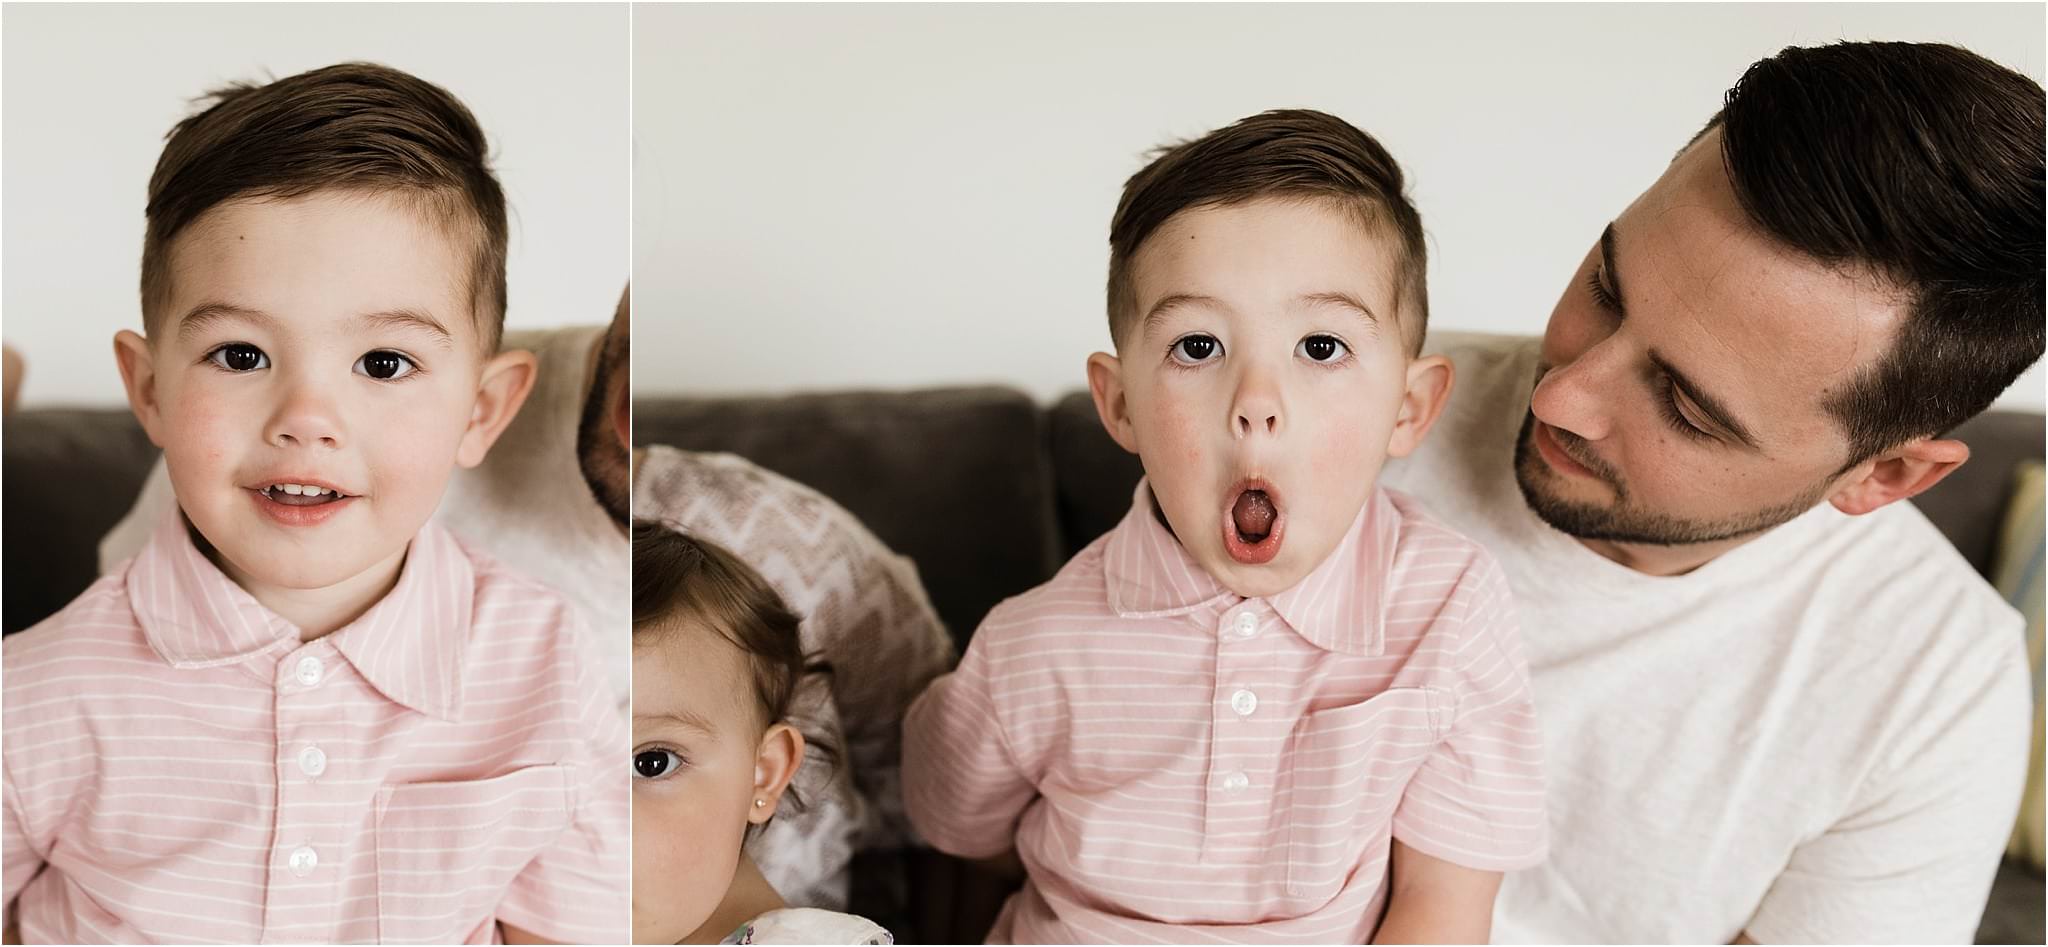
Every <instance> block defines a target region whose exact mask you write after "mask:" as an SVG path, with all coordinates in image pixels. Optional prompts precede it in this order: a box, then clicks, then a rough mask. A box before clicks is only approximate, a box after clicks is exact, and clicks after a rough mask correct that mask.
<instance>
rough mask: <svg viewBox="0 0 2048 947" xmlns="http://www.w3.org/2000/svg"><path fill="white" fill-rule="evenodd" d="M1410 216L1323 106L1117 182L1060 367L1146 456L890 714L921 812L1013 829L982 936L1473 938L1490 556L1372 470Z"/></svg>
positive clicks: (1422, 407) (1415, 267) (999, 850)
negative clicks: (943, 673)
mask: <svg viewBox="0 0 2048 947" xmlns="http://www.w3.org/2000/svg"><path fill="white" fill-rule="evenodd" d="M1422 239H1423V238H1422V224H1421V219H1420V217H1419V215H1417V213H1416V211H1415V209H1414V207H1413V206H1412V205H1411V204H1410V203H1409V201H1408V199H1407V198H1406V197H1405V196H1404V195H1403V194H1402V176H1401V171H1400V168H1399V167H1398V166H1397V165H1396V164H1395V163H1394V161H1393V159H1392V158H1391V157H1390V156H1389V155H1388V154H1387V153H1386V151H1385V150H1384V149H1383V148H1381V147H1380V145H1379V143H1378V142H1376V141H1374V140H1373V139H1372V138H1371V137H1370V136H1367V135H1366V134H1364V133H1363V132H1360V131H1359V130H1358V129H1356V128H1353V127H1352V126H1350V125H1348V124H1346V123H1344V122H1343V121H1341V120H1338V119H1336V118H1333V117H1331V116H1329V115H1325V114H1322V113H1320V112H1311V111H1280V112H1267V113H1264V114H1261V115H1256V116H1253V117H1251V118H1247V119H1245V120H1243V121H1240V122H1238V123H1237V124H1235V125H1232V126H1230V127H1228V128H1224V129H1221V130H1218V131H1215V132H1212V133H1210V134H1208V135H1205V136H1203V137H1201V138H1199V139H1196V140H1194V141H1191V142H1186V143H1183V144H1180V145H1177V146H1174V147H1171V148H1168V149H1166V150H1164V151H1163V152H1162V153H1161V154H1160V155H1158V156H1157V157H1156V159H1155V160H1153V162H1152V163H1151V164H1150V165H1148V166H1147V167H1145V168H1144V169H1143V170H1141V171H1139V172H1138V174H1137V175H1135V176H1134V177H1132V178H1131V180H1130V181H1129V182H1128V183H1127V184H1126V185H1125V186H1124V193H1123V199H1122V201H1121V202H1120V203H1119V205H1118V207H1117V210H1116V215H1115V218H1114V219H1113V221H1112V223H1111V226H1110V277H1109V293H1108V296H1109V300H1108V301H1109V321H1110V332H1111V337H1112V339H1113V341H1114V343H1115V346H1116V352H1117V354H1116V355H1115V356H1110V355H1107V354H1102V353H1097V354H1096V355H1094V356H1091V357H1090V358H1089V360H1088V381H1089V388H1090V391H1091V392H1092V394H1093V395H1094V399H1095V405H1096V409H1097V411H1098V412H1099V414H1100V415H1101V418H1102V422H1103V424H1104V426H1105V427H1107V428H1108V430H1109V433H1110V435H1111V436H1112V437H1113V438H1115V439H1116V441H1117V443H1118V444H1120V445H1122V446H1123V447H1124V448H1125V449H1126V450H1130V451H1132V452H1134V453H1136V454H1138V456H1139V459H1140V461H1141V462H1142V464H1143V466H1144V469H1145V477H1144V479H1143V481H1141V482H1140V483H1139V485H1138V488H1137V491H1136V494H1135V496H1134V497H1133V500H1132V505H1131V511H1130V513H1129V514H1128V515H1126V516H1125V518H1124V520H1123V521H1122V523H1120V524H1119V525H1118V526H1117V527H1116V528H1115V529H1113V530H1111V531H1110V533H1109V534H1108V535H1106V536H1103V537H1102V538H1100V539H1098V540H1096V541H1095V542H1094V543H1093V544H1091V545H1090V546H1089V547H1088V548H1086V549H1084V550H1082V552H1081V553H1080V554H1079V555H1077V556H1076V557H1075V558H1074V559H1073V560H1072V561H1071V562H1069V563H1068V564H1067V565H1066V566H1065V567H1064V568H1062V569H1061V570H1060V572H1059V574H1058V575H1056V576H1055V577H1054V578H1053V579H1052V581H1050V582H1048V583H1047V584H1045V585H1042V586H1040V587H1038V588H1036V589H1033V590H1032V591H1030V592H1027V593H1025V594H1024V595H1021V596H1019V597H1017V598H1014V599H1010V600H1008V601H1006V602H1004V603H1002V604H1001V605H999V606H997V608H996V609H995V610H994V611H992V612H991V613H990V614H989V616H988V618H987V619H986V620H985V621H984V622H983V623H982V625H981V628H980V629H979V630H978V631H976V632H975V634H974V638H973V640H972V643H971V644H970V646H969V647H968V649H967V653H966V655H965V656H963V658H962V659H961V662H960V666H959V668H958V670H956V671H955V672H954V673H953V674H951V675H949V676H947V677H944V678H941V679H940V680H939V681H937V682H935V683H934V684H933V685H932V687H931V688H930V689H929V690H928V691H926V692H925V694H924V696H923V697H921V698H920V699H919V701H918V702H917V703H916V704H915V705H914V706H913V707H912V708H911V710H910V713H909V715H908V718H907V719H906V721H905V731H906V732H905V750H904V795H905V801H906V805H907V806H908V808H909V813H910V816H911V821H912V824H913V825H914V826H915V827H916V828H917V830H918V831H919V832H920V833H921V834H922V835H923V836H924V838H925V839H926V840H928V841H929V842H930V843H931V844H932V845H934V846H935V847H937V848H939V849H940V850H942V851H945V852H948V853H951V854H954V855H958V856H961V857H965V858H975V859H985V858H986V859H993V858H1002V857H1006V856H1007V855H1009V854H1010V853H1011V852H1012V851H1014V853H1015V855H1016V856H1017V857H1018V858H1020V859H1021V862H1022V865H1023V868H1024V870H1025V872H1026V876H1027V877H1026V880H1025V882H1024V887H1023V889H1022V890H1021V891H1019V892H1018V893H1017V894H1016V895H1014V896H1012V897H1011V898H1010V900H1009V902H1008V903H1007V904H1006V905H1005V906H1004V909H1003V912H1002V914H1001V916H1000V917H998V919H997V921H996V926H995V930H994V931H993V932H992V933H991V941H992V942H1007V941H1017V942H1064V943H1091V942H1152V941H1158V942H1171V943H1194V942H1209V941H1229V942H1279V941H1292V942H1316V943H1364V942H1365V941H1366V940H1367V939H1368V938H1371V937H1373V936H1374V935H1375V932H1376V931H1377V934H1378V935H1379V937H1380V938H1381V939H1382V940H1385V941H1388V942H1399V943H1408V942H1417V941H1440V942H1484V941H1485V940H1486V938H1487V933H1488V930H1489V923H1490V919H1491V910H1492V903H1493V896H1494V892H1495V890H1496V889H1497V886H1498V884H1499V880H1500V873H1501V872H1503V871H1507V870H1510V869H1514V868H1519V867H1523V866H1526V865H1530V864H1533V863H1535V862H1537V861H1539V860H1540V859H1541V858H1542V857H1543V854H1544V851H1545V834H1544V811H1543V794H1542V778H1541V763H1540V752H1541V744H1540V742H1539V740H1538V735H1537V731H1536V724H1535V719H1534V716H1533V707H1532V703H1531V699H1530V695H1529V689H1528V681H1527V672H1526V669H1525V667H1524V666H1523V662H1522V658H1521V652H1520V645H1519V642H1518V640H1517V637H1516V630H1515V618H1514V611H1513V604H1512V602H1511V600H1510V598H1509V594H1508V588H1507V584H1506V581H1505V580H1504V578H1503V577H1502V575H1501V572H1500V570H1499V569H1498V567H1496V566H1495V565H1494V563H1493V561H1492V560H1491V559H1490V558H1489V557H1488V556H1487V555H1486V553H1485V552H1484V551H1483V550H1481V549H1480V548H1479V547H1477V546H1476V545H1474V544H1472V543H1471V542H1469V541H1467V540H1465V539H1463V538H1462V537H1459V536H1458V535H1456V534H1454V533H1452V532H1451V531H1450V530H1448V529H1446V528H1445V527H1443V526H1441V525H1439V524H1438V523H1437V522H1436V521H1435V520H1434V519H1432V518H1430V517H1429V516H1428V515H1427V514H1426V513H1425V512H1423V511H1422V510H1421V509H1419V508H1418V507H1417V506H1416V504H1415V503H1414V502H1413V501H1411V500H1409V499H1407V498H1406V497H1404V496H1402V495H1400V494H1396V493H1390V492H1387V491H1385V490H1382V489H1379V488H1377V487H1376V480H1377V477H1378V474H1379V470H1380V468H1381V466H1382V465H1383V464H1384V462H1385V461H1386V458H1388V457H1389V456H1402V455H1405V454H1407V453H1408V452H1409V451H1411V450H1413V449H1414V448H1415V446H1416V445H1417V444H1418V442H1420V440H1421V439H1422V437H1423V435H1424V433H1425V432H1426V431H1427V430H1428V429H1429V426H1430V425H1431V423H1432V422H1434V420H1435V419H1436V416H1437V414H1438V412H1439V411H1440V410H1441V409H1442V407H1443V405H1444V402H1445V399H1446V397H1447V395H1448V393H1449V390H1450V387H1451V368H1450V364H1449V363H1448V362H1447V361H1446V360H1444V359H1442V358H1439V357H1431V358H1422V357H1420V356H1419V352H1420V350H1421V344H1422V336H1423V329H1424V320H1425V317H1426V312H1427V310H1426V298H1425V292H1424V279H1423V277H1424V270H1425V257H1424V247H1423V243H1422ZM1383 916H1384V921H1383V920H1382V918H1383Z"/></svg>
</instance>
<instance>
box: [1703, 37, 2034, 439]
mask: <svg viewBox="0 0 2048 947" xmlns="http://www.w3.org/2000/svg"><path fill="white" fill-rule="evenodd" d="M1715 127H1719V128H1721V129H1722V136H1723V137H1722V156H1723V158H1724V160H1725V161H1726V165H1727V169H1728V174H1729V177H1730V179H1731V180H1732V182H1733V183H1734V187H1735V193H1736V196H1737V198H1738V199H1739V200H1740V201H1741V203H1742V206H1743V208H1744V209H1745V210H1747V211H1748V213H1749V215H1750V217H1751V218H1753V219H1754V220H1755V221H1756V223H1757V224H1759V225H1760V226H1761V227H1762V228H1763V230H1764V231H1765V232H1767V233H1768V234H1770V236H1771V237H1772V238H1774V239H1776V240H1777V241H1779V242H1780V243H1783V244H1784V245H1786V246H1787V247H1790V248H1792V249H1794V250H1796V251H1799V252H1801V253H1804V254H1806V255H1808V256H1810V257H1812V258H1814V259H1816V260H1819V261H1821V262H1822V263H1825V264H1829V265H1838V266H1844V267H1850V268H1855V269H1861V270H1867V271H1869V272H1870V273H1872V274H1873V275H1876V276H1878V277H1880V278H1882V279H1884V280H1886V281H1887V282H1889V283H1890V284H1892V285H1893V286H1894V287H1896V288H1897V289H1899V290H1901V291H1902V292H1904V293H1905V298H1906V299H1907V301H1908V304H1909V310H1908V314H1907V316H1906V318H1905V320H1904V322H1903V324H1902V325H1901V326H1900V327H1899V330H1898V334H1897V336H1896V337H1895V338H1894V339H1893V340H1892V343H1891V347H1890V349H1889V350H1888V351H1886V352H1885V353H1884V354H1883V355H1882V356H1880V358H1879V359H1878V361H1877V363H1876V364H1875V365H1873V366H1872V367H1871V368H1869V369H1868V370H1866V371H1865V372H1864V373H1863V375H1862V377H1860V378H1857V379H1855V380H1854V381H1853V382H1852V383H1851V384H1849V385H1848V386H1846V387H1844V388H1843V389H1842V390H1840V391H1838V392H1836V393H1834V394H1833V395H1832V396H1831V397H1830V399H1829V402H1828V406H1829V408H1830V410H1832V411H1833V412H1834V413H1835V414H1836V416H1837V417H1839V418H1840V419H1841V421H1842V424H1843V425H1844V427H1845V429H1846V430H1847V431H1848V434H1849V441H1850V445H1851V457H1850V464H1849V465H1850V466H1853V465H1854V464H1857V463H1861V462H1862V461H1863V460H1865V459H1868V458H1869V457H1872V456H1875V455H1876V454H1878V453H1880V452H1882V451H1884V450H1887V449H1889V448H1892V447H1896V446H1898V445H1899V444H1902V443H1905V442H1907V441H1910V440H1912V439H1914V438H1916V437H1924V436H1936V435H1940V434H1944V433H1947V432H1948V431H1950V430H1951V429H1953V428H1954V427H1955V426H1957V425H1959V424H1961V423H1962V422H1964V421H1966V420H1969V419H1970V418H1971V417H1972V416H1974V415H1976V414H1978V413H1980V412H1982V411H1983V410H1984V409H1985V408H1987V407H1989V406H1990V405H1991V403H1992V401H1993V400H1995V399H1996V398H1997V397H1998V396H1999V394H2000V393H2001V392H2003V391H2005V389H2006V388H2007V387H2008V386H2010V385H2011V384H2012V382H2013V380H2014V379H2015V378H2018V377H2019V376H2020V374H2021V373H2022V372H2025V371H2026V370H2027V367H2028V366H2030V365H2032V364H2034V362H2035V361H2036V360H2038V359H2039V358H2040V357H2041V349H2042V320H2043V308H2042V295H2041V292H2042V271H2043V267H2044V259H2043V252H2042V232H2043V230H2042V228H2043V210H2042V147H2043V146H2042V142H2043V137H2044V132H2043V98H2042V92H2041V86H2040V85H2038V84H2036V83H2035V82H2034V81H2033V80H2031V79H2028V78H2027V77H2025V76H2023V75H2020V74H2019V73H2017V72H2014V71H2012V70H2010V69H2007V68H2005V67H2004V66H2000V65H1998V64H1997V63H1994V62H1992V61H1990V60H1988V59H1985V58H1984V57H1982V56H1978V55H1977V54H1975V53H1972V52H1969V51H1968V50H1964V49H1958V48H1956V47H1954V46H1944V45H1940V44H1933V43H1837V44H1834V45H1829V46H1819V47H1813V48H1799V47H1792V48H1788V49H1786V50H1784V51H1782V52H1780V53H1778V54H1777V55H1776V56H1772V57H1771V58H1769V59H1765V60H1763V61H1761V62H1758V63H1756V64H1755V65H1753V66H1750V67H1749V71H1748V72H1746V73H1744V74H1743V76H1742V79H1741V80H1740V81H1739V82H1737V83H1736V85H1735V87H1734V88H1733V89H1730V90H1729V91H1728V96H1727V102H1726V104H1725V106H1724V107H1723V108H1722V109H1721V111H1720V113H1719V114H1718V115H1716V116H1714V119H1713V121H1711V122H1710V123H1708V126H1707V128H1708V130H1712V129H1713V128H1715ZM1703 134H1704V133H1703ZM1845 469H1846V468H1845Z"/></svg>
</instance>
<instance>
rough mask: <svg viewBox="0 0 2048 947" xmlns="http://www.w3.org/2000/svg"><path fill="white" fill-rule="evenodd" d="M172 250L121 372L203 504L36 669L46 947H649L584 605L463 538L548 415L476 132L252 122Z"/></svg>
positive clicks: (197, 122) (90, 603)
mask: <svg viewBox="0 0 2048 947" xmlns="http://www.w3.org/2000/svg"><path fill="white" fill-rule="evenodd" d="M147 221H148V229H147V232H146V235H145V238H144V244H143V259H142V315H143V319H142V322H143V330H144V333H143V334H140V335H138V334H137V333H135V332H133V331H126V330H124V331H122V332H120V333H119V334H118V335H117V336H116V337H115V340H114V349H115V355H116V357H117V360H118V361H119V364H120V369H121V374H122V378H123V380H124V381H125V382H126V385H127V390H128V398H129V404H130V406H131V407H132V408H133V409H134V412H135V416H136V419H137V420H138V421H140V422H141V424H142V427H143V428H144V430H146V431H147V432H148V434H149V437H150V440H151V441H152V442H153V443H155V444H156V445H158V446H160V447H162V448H163V451H164V463H165V466H166V468H167V470H168V471H169V475H170V479H171V483H172V487H173V490H174V492H175V493H176V496H177V504H176V507H175V508H174V509H173V510H171V511H169V515H167V516H165V517H164V518H163V520H162V522H161V523H160V524H159V525H158V528H157V530H156V532H155V533H154V535H153V536H152V538H151V539H150V540H149V542H148V543H147V544H146V545H144V546H143V548H142V550H141V551H140V552H139V553H137V554H136V556H135V557H134V558H133V559H131V560H129V561H128V562H127V563H126V564H125V565H124V566H122V567H120V568H117V569H115V570H114V571H112V572H111V573H110V574H108V575H107V576H106V577H104V578H102V579H101V580H100V581H98V582H96V583H94V584H93V585H92V586H91V587H90V588H88V589H87V590H86V591H85V592H84V593H83V594H81V595H80V596H79V597H78V598H77V599H76V600H74V601H73V602H72V603H71V604H70V605H68V606H67V607H66V608H65V609H64V610H63V611H61V612H59V613H58V614H56V615H54V616H52V617H50V618H49V619H47V620H45V621H44V622H42V623H41V624H39V625H37V626H36V627H34V628H30V629H28V630H27V631H24V632H22V633H21V634H19V635H16V636H13V637H10V638H8V639H7V642H6V646H5V647H6V676H5V688H4V690H5V703H6V706H5V728H6V730H5V743H6V754H7V755H6V766H5V786H4V790H5V791H4V807H5V813H4V831H0V835H4V849H5V872H4V873H5V892H4V903H5V904H6V906H7V909H8V918H9V922H10V926H14V925H17V924H18V930H19V933H20V935H21V937H22V938H23V939H24V940H25V941H26V942H29V943H86V942H90V943H165V942H211V943H252V944H253V943H272V942H278V941H292V942H306V943H360V942H433V943H492V942H494V941H497V940H500V939H502V940H505V941H515V942H532V941H533V940H535V939H536V938H544V939H547V940H556V941H582V942H596V943H604V942H616V941H619V940H622V939H623V938H624V937H625V936H626V934H627V931H628V925H627V914H628V911H629V905H628V903H627V900H626V896H625V885H624V881H625V879H626V878H627V877H628V876H629V872H630V870H631V865H630V857H629V854H628V852H629V849H628V846H629V844H630V843H629V839H630V829H629V818H630V809H629V805H630V803H629V799H628V796H629V787H628V781H627V779H626V777H625V774H623V773H620V772H618V762H617V760H618V753H619V749H620V748H621V747H623V746H625V745H626V743H625V739H626V733H625V727H624V721H623V720H622V719H621V718H620V715H619V714H618V711H617V706H618V700H617V699H616V697H615V696H614V695H612V694H611V693H610V688H609V687H608V686H607V685H606V683H605V682H604V679H603V677H602V676H601V674H600V670H599V669H600V664H599V662H598V661H596V660H595V659H594V656H593V655H591V654H589V653H588V651H587V649H588V647H589V643H588V640H587V639H588V636H587V634H586V633H585V632H584V631H582V629H581V628H580V627H579V624H580V622H579V620H578V619H577V617H576V613H575V612H574V611H573V610H572V609H571V608H570V607H569V606H568V604H567V603H566V601H565V600H564V599H563V598H562V597H561V596H560V595H558V594H556V593H555V592H553V591H552V590H550V589H547V588H545V587H543V586H541V585H540V584H538V583H536V582H533V581H531V580H529V579H526V578H524V577H522V576H519V575H516V574H513V573H511V572H509V571H508V570H506V569H505V568H504V567H503V566H501V565H499V564H498V563H497V562H495V561H494V560H492V559H491V558H490V557H489V556H487V555H485V554H484V553H482V552H480V551H478V550H475V549H472V548H470V547H469V546H467V545H466V544H464V543H463V542H462V541H460V540H458V539H457V538H456V537H455V536H454V535H452V534H451V533H449V532H447V531H446V530H444V529H442V528H441V527H439V526H437V525H434V524H432V523H429V522H428V517H429V516H430V515H431V514H432V513H433V512H434V509H435V506H436V505H437V504H438V503H439V502H440V500H441V496H442V492H443V490H444V488H445V487H446V486H447V483H448V480H449V477H450V475H451V473H452V472H453V471H454V469H455V468H456V467H457V466H462V467H474V466H476V465H477V464H478V463H480V462H481V461H482V460H483V459H484V456H485V454H486V452H487V451H489V450H490V448H491V445H492V444H493V442H495V441H496V439H497V438H498V435H499V434H500V433H502V432H503V431H504V429H505V426H506V424H507V423H509V422H510V421H511V420H512V418H513V415H514V413H515V412H516V411H517V410H518V409H519V405H520V403H521V401H523V400H524V399H525V397H526V395H527V392H528V391H529V390H530V388H531V387H532V384H533V380H534V365H535V360H534V356H533V355H532V353H529V352H523V351H500V349H499V340H500V336H501V331H502V329H503V324H504V317H505V253H506V237H507V226H506V209H505V198H504V194H503V191H502V190H501V189H500V187H499V185H498V182H497V179H496V177H495V175H494V174H493V172H492V171H491V170H490V167H489V164H488V162H487V159H486V143H485V139H484V135H483V131H482V129H481V128H479V127H478V126H477V124H476V120H475V118H474V116H472V115H471V114H470V112H469V110H468V109H467V108H466V107H464V106H463V105H462V103H461V102H459V101H457V100H456V99H455V98H454V97H453V96H452V95H450V94H449V93H448V92H447V91H445V90H443V89H441V88H439V87H437V86H434V85H431V84H429V83H427V82H425V81H422V80H420V79H418V78H416V77H414V76H411V75H408V74H406V73H403V72H399V71H397V70H394V69H389V68H386V67H383V66H377V65H372V64H367V63H344V64H340V65H336V66H330V67H327V68H324V69H316V70H313V71H311V72H306V73H301V74H299V75H295V76H290V77H287V78H284V79H280V80H278V81H276V82H272V83H269V84H265V85H233V86H230V87H228V88H226V89H222V90H220V91H218V92H216V93H214V94H213V96H212V98H211V101H210V102H209V103H208V104H207V107H206V108H205V109H204V110H203V111H201V112H199V113H198V114H196V115H194V116H192V117H190V118H188V119H186V120H185V121H183V122H181V123H179V124H178V126H177V127H176V128H174V129H173V130H172V132H171V135H170V136H169V138H168V140H167V142H166V144H165V146H164V150H163V153H162V156H161V157H160V158H159V160H158V162H157V167H156V172H155V174H154V175H153V176H152V178H151V180H150V183H149V204H148V209H147ZM536 502H546V501H545V498H536Z"/></svg>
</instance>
